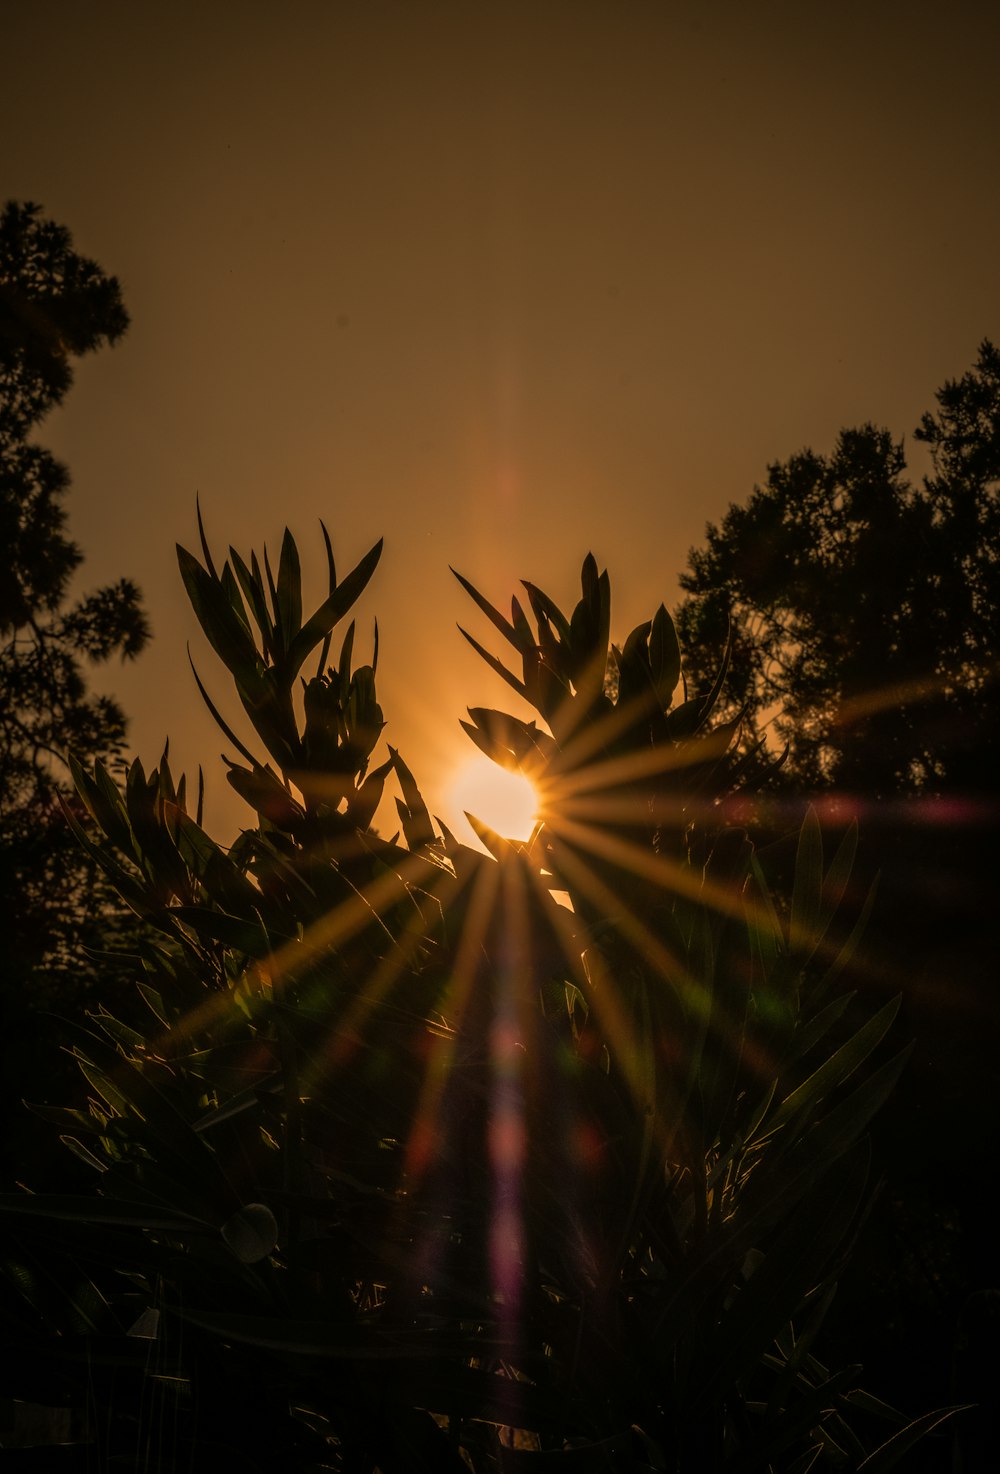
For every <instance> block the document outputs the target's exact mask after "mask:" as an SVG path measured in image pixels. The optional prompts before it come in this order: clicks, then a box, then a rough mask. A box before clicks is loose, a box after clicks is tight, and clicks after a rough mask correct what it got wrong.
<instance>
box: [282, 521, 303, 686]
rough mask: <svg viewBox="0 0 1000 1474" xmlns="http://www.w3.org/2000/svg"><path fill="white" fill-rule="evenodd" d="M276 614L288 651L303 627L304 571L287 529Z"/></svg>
mask: <svg viewBox="0 0 1000 1474" xmlns="http://www.w3.org/2000/svg"><path fill="white" fill-rule="evenodd" d="M276 613H277V616H278V627H279V630H280V636H281V644H282V648H283V649H285V650H287V649H288V647H289V645H290V644H291V642H292V641H293V640H294V638H295V636H296V635H297V634H298V632H299V630H300V628H301V626H302V570H301V568H300V566H299V550H298V548H297V547H296V546H295V539H294V537H292V534H291V533H290V532H289V530H288V528H287V527H286V528H285V534H284V537H283V538H282V539H281V556H280V558H279V560H278V589H277V606H276ZM303 659H304V657H303ZM300 664H301V662H300Z"/></svg>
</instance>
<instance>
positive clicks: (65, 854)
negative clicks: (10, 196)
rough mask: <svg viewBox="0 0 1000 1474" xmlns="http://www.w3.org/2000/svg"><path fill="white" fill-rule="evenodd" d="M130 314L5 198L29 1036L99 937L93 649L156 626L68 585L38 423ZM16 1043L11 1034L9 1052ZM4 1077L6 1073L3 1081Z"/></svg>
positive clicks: (100, 708) (1, 510) (9, 884)
mask: <svg viewBox="0 0 1000 1474" xmlns="http://www.w3.org/2000/svg"><path fill="white" fill-rule="evenodd" d="M127 326H128V315H127V313H126V311H125V308H124V306H123V305H122V300H121V291H120V288H119V284H118V282H117V280H116V279H115V278H114V277H109V276H105V275H104V273H103V272H102V271H101V270H100V268H99V267H98V266H97V265H95V263H94V262H93V261H89V260H87V259H86V258H85V257H83V256H80V255H78V254H77V253H76V252H75V251H74V250H73V243H72V239H71V237H70V234H69V232H68V231H67V230H66V229H64V228H63V227H62V226H60V225H56V224H54V223H52V222H51V221H48V220H45V219H44V218H43V217H42V216H41V214H40V210H39V207H38V206H37V205H32V204H19V203H17V202H13V201H12V202H9V203H8V204H7V205H5V206H4V208H3V211H2V212H0V547H3V549H4V552H5V562H6V568H5V576H4V578H3V579H2V580H0V925H2V928H3V930H2V936H3V944H4V952H5V956H4V967H3V973H2V981H3V1002H4V1010H5V1035H6V1037H8V1039H11V1038H17V1039H18V1043H17V1046H16V1051H17V1056H19V1054H20V1051H21V1050H22V1049H23V1047H24V1040H23V1039H22V1038H20V1037H19V1034H20V1030H19V1027H18V1026H19V1025H20V1026H22V1027H23V1026H24V1025H25V1024H26V1021H27V1019H28V1017H29V1015H28V1012H27V1010H29V1009H32V1008H35V1007H37V1006H38V1005H39V1004H41V1005H45V1004H51V1003H52V1002H54V1001H56V1000H58V1001H59V1002H60V1003H62V1004H65V1002H66V1000H67V998H69V997H71V996H72V994H73V991H74V989H79V987H80V986H82V983H83V979H84V976H85V973H84V970H85V969H86V967H87V965H88V964H87V962H86V959H85V958H84V956H83V955H82V953H81V950H80V945H79V944H80V942H81V941H89V942H91V943H92V944H95V943H97V942H99V940H100V932H99V930H98V929H97V927H98V926H99V925H100V924H101V915H100V913H101V911H102V906H103V904H105V902H106V900H107V897H108V894H109V893H108V892H107V890H106V889H105V888H102V887H101V885H100V883H99V880H98V877H96V876H95V874H94V871H93V866H92V864H91V863H90V862H89V861H88V860H87V859H86V858H85V857H84V855H83V853H82V851H81V850H80V848H79V846H78V845H77V844H76V842H75V840H74V839H73V838H72V836H71V835H70V833H69V832H68V829H67V826H66V823H65V820H64V817H63V813H62V810H61V808H60V799H61V798H62V799H66V798H68V796H69V792H70V789H69V787H68V784H67V782H66V777H67V775H66V771H65V766H64V761H65V754H66V752H67V751H68V750H73V751H75V752H76V753H78V754H79V755H80V756H81V757H97V756H103V757H105V758H111V759H113V758H114V757H115V756H116V755H118V754H119V753H120V752H121V749H122V745H123V742H124V737H125V718H124V715H123V713H122V710H121V708H120V706H119V705H118V703H117V702H116V701H114V700H112V699H111V698H110V697H107V696H95V695H92V694H90V693H89V692H88V690H87V667H88V666H89V665H90V664H91V663H93V662H101V661H106V660H108V659H110V657H111V656H112V655H115V654H120V655H121V656H123V657H131V656H134V655H136V654H137V653H138V652H139V651H140V650H141V649H142V647H143V645H144V644H145V642H146V640H147V638H148V628H147V624H146V620H145V617H144V615H143V613H142V610H141V607H140V600H139V591H138V589H137V588H136V586H135V584H133V583H131V582H130V581H129V580H127V579H121V580H119V581H118V582H117V583H115V584H111V585H109V586H107V587H104V588H101V589H98V590H97V591H96V592H94V593H90V594H87V595H84V596H83V597H81V598H78V599H75V600H70V599H69V598H68V589H69V583H70V579H71V577H72V575H73V573H74V572H75V571H76V569H77V568H78V567H79V565H80V563H81V561H82V554H81V552H80V549H79V547H78V546H77V544H76V543H75V542H73V541H72V540H71V539H70V538H69V537H68V536H67V533H66V513H65V511H64V508H63V505H62V501H63V497H64V495H65V493H66V490H67V488H68V486H69V476H68V474H67V471H66V468H65V467H64V466H62V465H61V464H60V463H59V462H58V461H56V460H55V459H54V458H53V456H52V455H51V454H50V453H49V452H48V451H47V450H45V449H44V448H43V447H41V446H40V445H37V444H35V443H34V441H33V440H32V439H31V438H30V437H31V435H32V432H33V431H34V430H35V428H36V426H37V425H38V424H39V422H40V421H41V420H42V419H43V418H44V416H45V415H46V414H47V413H48V412H49V411H50V410H51V409H52V408H53V407H54V406H55V405H58V404H60V403H61V402H62V400H63V398H64V396H65V394H66V392H67V390H68V389H69V387H70V385H71V383H72V368H71V360H72V359H73V358H75V357H78V356H79V355H81V354H83V353H89V352H92V351H93V350H95V349H97V348H99V347H100V346H102V345H103V344H105V343H114V342H116V341H117V340H118V339H119V338H120V337H121V335H122V333H123V332H124V331H125V329H126V327H127ZM14 1053H15V1051H14V1050H13V1049H12V1054H14ZM6 1088H9V1082H5V1089H6Z"/></svg>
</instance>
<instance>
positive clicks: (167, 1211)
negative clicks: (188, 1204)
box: [0, 1193, 215, 1233]
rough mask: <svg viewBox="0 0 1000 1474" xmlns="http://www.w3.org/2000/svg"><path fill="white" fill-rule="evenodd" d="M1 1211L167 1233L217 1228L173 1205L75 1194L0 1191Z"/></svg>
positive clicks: (207, 1230)
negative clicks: (166, 1205)
mask: <svg viewBox="0 0 1000 1474" xmlns="http://www.w3.org/2000/svg"><path fill="white" fill-rule="evenodd" d="M0 1213H14V1214H19V1215H20V1216H21V1217H37V1218H65V1219H70V1220H71V1221H72V1222H74V1223H107V1224H110V1225H112V1226H114V1227H124V1226H128V1227H130V1228H154V1229H160V1230H161V1231H163V1232H167V1233H191V1232H194V1233H206V1232H209V1233H210V1232H214V1231H215V1230H213V1229H212V1227H211V1225H210V1224H208V1223H206V1222H204V1220H202V1219H199V1218H193V1217H192V1216H191V1215H190V1214H188V1213H178V1212H176V1211H175V1210H173V1209H172V1208H152V1207H146V1206H145V1205H144V1204H142V1203H134V1202H129V1201H127V1200H125V1199H117V1198H105V1197H96V1196H83V1195H74V1194H72V1193H44V1194H43V1193H39V1194H37V1195H36V1194H34V1193H0Z"/></svg>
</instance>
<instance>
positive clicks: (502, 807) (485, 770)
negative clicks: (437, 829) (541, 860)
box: [449, 753, 538, 839]
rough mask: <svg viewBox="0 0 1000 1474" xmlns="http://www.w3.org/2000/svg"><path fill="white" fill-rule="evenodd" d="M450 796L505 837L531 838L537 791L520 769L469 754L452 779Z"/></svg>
mask: <svg viewBox="0 0 1000 1474" xmlns="http://www.w3.org/2000/svg"><path fill="white" fill-rule="evenodd" d="M449 797H450V799H451V802H452V803H453V804H454V806H455V808H456V809H457V810H458V812H459V813H462V814H465V813H470V814H474V815H475V817H476V818H477V819H481V820H482V821H483V823H484V824H488V825H489V827H490V828H491V829H495V830H496V832H497V833H498V834H500V835H502V836H503V838H504V839H530V838H531V832H532V830H533V829H534V827H535V823H536V821H537V815H538V794H537V793H536V792H535V789H534V787H533V786H532V784H531V783H530V781H529V780H528V779H527V778H525V777H524V776H523V775H522V774H521V773H512V772H509V771H508V769H506V768H501V767H500V766H499V764H498V763H494V762H491V760H490V759H489V758H488V757H486V756H485V755H484V754H483V753H475V754H473V755H472V756H471V757H469V758H468V759H467V760H466V761H465V762H464V763H463V764H462V766H461V767H460V768H459V769H458V770H457V771H456V773H455V776H454V778H453V779H452V782H451V785H450V790H449Z"/></svg>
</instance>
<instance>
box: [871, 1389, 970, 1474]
mask: <svg viewBox="0 0 1000 1474" xmlns="http://www.w3.org/2000/svg"><path fill="white" fill-rule="evenodd" d="M973 1406H974V1404H972V1403H962V1404H959V1405H956V1406H955V1407H945V1408H939V1409H938V1410H937V1411H936V1412H933V1413H924V1415H923V1417H920V1418H914V1419H913V1422H912V1423H908V1424H907V1425H906V1427H905V1428H901V1429H900V1430H899V1432H898V1433H894V1434H893V1436H892V1437H891V1438H889V1439H887V1440H886V1442H885V1443H883V1444H882V1445H881V1446H880V1447H879V1448H877V1449H876V1450H875V1452H874V1453H871V1454H869V1455H868V1457H867V1459H865V1460H864V1461H863V1462H862V1463H860V1464H859V1465H858V1471H857V1474H886V1471H887V1470H888V1469H894V1468H895V1467H896V1465H897V1464H898V1463H899V1461H900V1459H901V1458H902V1457H903V1456H904V1454H908V1453H909V1451H910V1449H911V1448H913V1446H914V1444H917V1443H919V1442H920V1440H921V1438H923V1437H924V1435H925V1434H927V1433H930V1432H931V1430H932V1429H934V1428H936V1427H937V1426H938V1425H939V1424H940V1423H943V1422H945V1420H946V1419H947V1418H951V1417H954V1415H955V1413H964V1412H968V1411H969V1410H970V1409H971V1408H972V1407H973Z"/></svg>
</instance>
